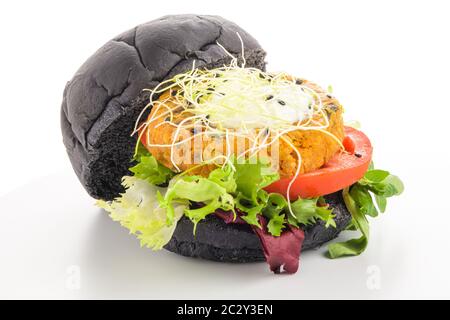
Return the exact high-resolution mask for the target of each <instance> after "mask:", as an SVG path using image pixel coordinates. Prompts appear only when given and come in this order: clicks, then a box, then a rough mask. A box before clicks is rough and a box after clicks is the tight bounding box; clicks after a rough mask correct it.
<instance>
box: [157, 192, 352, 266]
mask: <svg viewBox="0 0 450 320" xmlns="http://www.w3.org/2000/svg"><path fill="white" fill-rule="evenodd" d="M325 199H326V201H327V203H328V204H329V205H330V207H331V208H333V213H334V214H335V215H336V217H335V218H334V219H335V221H336V228H334V227H328V228H326V227H325V225H324V223H323V222H322V221H320V222H317V223H316V224H314V225H310V226H308V227H306V228H305V229H304V230H305V240H304V242H303V246H302V250H308V249H313V248H316V247H318V246H320V245H322V244H324V243H325V242H328V241H330V240H332V239H334V238H336V237H337V236H338V234H339V233H340V232H341V231H342V230H344V229H345V228H346V227H347V225H348V224H349V223H350V220H351V215H350V213H349V212H348V210H347V207H346V206H345V203H344V200H343V199H342V193H341V192H336V193H333V194H330V195H328V196H325ZM165 249H166V250H168V251H171V252H174V253H177V254H180V255H183V256H187V257H195V258H202V259H207V260H214V261H221V262H255V261H263V260H265V258H264V253H263V249H262V247H261V244H260V241H259V238H258V236H257V235H256V234H255V233H254V232H253V231H252V229H251V228H250V226H249V225H242V224H241V225H239V224H226V223H225V222H224V221H223V220H222V219H220V218H218V217H216V216H215V215H210V216H208V217H207V218H206V219H205V220H204V221H202V222H200V223H199V224H198V225H197V231H196V235H195V236H194V235H193V224H192V222H191V221H190V220H189V219H188V218H186V217H183V218H182V219H181V220H180V221H179V222H178V225H177V228H176V229H175V232H174V235H173V237H172V239H171V240H170V242H169V243H168V244H167V245H166V246H165Z"/></svg>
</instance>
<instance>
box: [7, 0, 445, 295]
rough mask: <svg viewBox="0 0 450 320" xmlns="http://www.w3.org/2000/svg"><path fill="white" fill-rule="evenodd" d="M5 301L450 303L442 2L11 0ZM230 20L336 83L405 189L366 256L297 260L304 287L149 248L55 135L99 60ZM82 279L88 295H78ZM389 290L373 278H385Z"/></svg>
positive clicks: (316, 76)
mask: <svg viewBox="0 0 450 320" xmlns="http://www.w3.org/2000/svg"><path fill="white" fill-rule="evenodd" d="M0 6H1V8H0V28H1V29H2V30H3V33H2V44H1V50H0V70H1V78H0V87H1V88H2V99H1V101H2V113H1V116H0V139H1V147H2V149H1V157H0V167H1V168H2V183H1V184H0V215H1V220H0V221H1V222H0V229H1V230H0V298H333V297H334V298H434V297H435V298H450V294H449V293H448V289H449V285H450V279H449V276H448V270H449V267H450V258H449V254H448V253H449V249H450V241H449V238H448V220H449V219H448V217H449V214H450V212H449V211H450V210H449V208H448V204H447V199H448V195H449V193H448V191H447V190H448V181H449V178H450V176H449V170H448V164H449V162H450V161H449V160H450V152H449V149H448V147H447V145H448V142H447V140H448V138H449V133H448V121H449V118H450V111H449V110H450V102H449V80H448V79H449V76H448V75H449V74H450V63H449V59H448V57H449V56H450V47H449V42H448V30H450V20H449V19H448V12H449V9H450V7H449V5H448V2H446V1H420V2H419V1H395V2H394V1H373V2H370V3H369V2H367V1H364V2H363V1H314V2H311V1H310V2H300V1H276V2H267V5H265V6H263V5H261V4H258V5H256V4H254V2H250V1H228V2H226V4H224V3H223V4H214V2H212V1H170V2H169V1H167V2H155V1H142V2H133V1H127V4H126V6H127V7H126V9H124V7H123V6H124V2H123V1H117V2H114V1H105V2H100V1H96V2H95V3H94V2H93V1H86V2H83V1H77V2H72V3H64V2H56V1H55V2H44V1H43V2H35V1H29V2H27V3H25V2H21V1H15V2H6V3H2V4H1V5H0ZM185 12H196V13H213V14H220V15H223V16H224V17H227V18H228V19H230V20H234V21H235V22H237V23H239V24H240V25H241V26H242V27H244V28H245V29H247V30H248V31H249V32H250V33H252V34H253V35H254V36H255V37H256V38H257V39H259V40H260V42H261V44H262V45H263V46H264V47H265V49H266V50H267V51H268V52H269V55H268V57H267V60H268V61H269V65H268V68H269V69H270V70H285V71H289V72H291V73H293V74H295V75H298V76H301V77H305V78H308V79H311V80H314V81H316V82H318V83H320V84H321V85H323V86H325V87H326V86H327V85H328V84H332V85H333V87H334V93H335V94H336V96H337V97H338V98H339V99H340V101H341V102H342V103H343V104H344V106H345V107H346V112H347V113H346V118H347V120H351V119H358V120H359V121H360V122H361V123H362V125H363V129H364V131H365V132H366V133H367V134H368V135H369V136H370V138H371V139H372V142H373V144H374V145H375V163H376V164H377V166H379V167H381V168H386V169H389V170H391V171H392V172H394V173H396V174H398V175H399V176H400V177H401V178H402V179H403V180H404V182H405V185H406V191H405V194H404V195H403V196H402V197H400V198H396V199H393V201H391V202H390V203H389V205H388V212H387V213H386V214H385V215H384V216H382V217H381V218H378V219H377V220H373V221H372V223H371V232H372V238H371V240H370V245H369V248H368V249H367V252H365V253H364V254H363V255H362V256H359V257H354V258H348V259H340V260H327V259H326V258H324V257H323V256H322V254H321V253H322V251H323V249H321V250H319V251H313V252H307V253H305V254H304V255H303V256H302V262H301V270H300V271H299V272H298V273H297V274H296V275H293V276H274V275H272V274H270V273H269V272H268V269H267V266H266V265H265V264H264V263H260V264H250V265H229V264H218V263H211V262H204V261H198V260H193V259H188V258H183V257H178V256H176V255H173V254H171V253H167V252H158V253H152V252H150V251H148V250H145V249H140V248H139V245H138V242H137V241H136V240H135V239H134V238H133V237H132V236H129V235H128V234H127V232H126V231H125V230H124V229H122V228H121V227H120V226H118V225H117V224H115V223H113V222H112V221H110V220H109V218H108V217H107V216H106V215H105V214H104V213H103V212H102V211H101V210H99V209H97V208H96V207H94V205H93V203H94V201H93V200H92V199H90V198H89V197H88V196H87V195H86V194H85V193H84V190H83V189H82V187H81V186H80V184H79V183H78V181H77V180H76V177H75V175H74V174H73V172H72V169H71V168H70V165H69V161H68V159H67V156H66V154H65V151H64V148H63V146H62V141H61V136H60V131H59V108H60V103H61V98H62V91H63V88H64V85H65V82H66V81H67V80H69V79H70V78H71V76H72V75H73V73H74V72H75V71H76V69H77V68H78V66H79V65H80V64H81V63H82V62H83V61H84V60H85V59H86V58H87V57H88V56H89V55H90V54H92V53H93V52H94V51H95V49H97V48H98V47H99V46H101V45H102V44H103V43H104V42H106V41H107V40H108V39H109V38H111V37H113V36H115V35H116V34H118V33H120V32H121V31H123V30H126V29H128V28H130V27H132V26H134V25H136V24H138V23H141V22H145V21H147V20H151V19H153V18H157V17H158V16H161V15H164V14H169V13H185ZM78 271H79V275H80V277H79V280H80V283H79V284H80V286H79V287H78V286H77V281H76V280H77V278H78V277H77V274H78ZM377 279H378V280H379V281H376V280H377Z"/></svg>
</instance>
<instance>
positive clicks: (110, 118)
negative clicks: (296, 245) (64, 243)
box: [61, 15, 350, 261]
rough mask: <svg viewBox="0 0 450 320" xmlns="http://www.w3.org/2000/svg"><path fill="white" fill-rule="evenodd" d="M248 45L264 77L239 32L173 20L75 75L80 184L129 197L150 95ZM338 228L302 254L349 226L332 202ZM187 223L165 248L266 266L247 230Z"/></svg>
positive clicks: (149, 28)
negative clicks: (138, 129) (126, 184)
mask: <svg viewBox="0 0 450 320" xmlns="http://www.w3.org/2000/svg"><path fill="white" fill-rule="evenodd" d="M236 32H238V33H239V35H240V36H241V38H242V40H243V44H244V48H245V58H246V66H249V67H255V68H259V69H261V70H264V69H265V62H264V58H265V52H264V50H263V49H262V48H261V47H260V45H259V44H258V42H257V41H256V40H255V39H254V38H253V37H252V36H251V35H249V34H248V33H247V32H246V31H245V30H243V29H241V28H240V27H239V26H237V25H236V24H234V23H232V22H230V21H227V20H225V19H223V18H221V17H218V16H199V15H172V16H165V17H162V18H160V19H157V20H154V21H151V22H148V23H145V24H142V25H139V26H137V27H135V28H133V29H131V30H128V31H126V32H124V33H122V34H121V35H119V36H117V37H115V38H114V39H112V40H110V41H108V42H107V43H106V44H105V45H104V46H103V47H101V48H100V49H99V50H98V51H97V52H95V53H94V54H93V55H92V56H91V57H90V58H89V59H88V60H87V61H86V62H85V63H84V64H83V65H82V66H81V67H80V69H79V70H78V71H77V72H76V74H75V75H74V77H73V78H72V80H70V81H69V82H68V83H67V85H66V88H65V90H64V97H63V103H62V112H61V127H62V134H63V141H64V144H65V146H66V149H67V153H68V155H69V158H70V161H71V162H72V166H73V168H74V170H75V173H76V174H77V176H78V178H79V180H80V182H81V183H82V184H83V186H84V187H85V188H86V190H87V192H88V193H89V194H90V195H91V196H92V197H94V198H97V199H104V200H112V199H114V198H115V197H117V196H118V195H119V193H121V192H123V191H124V189H123V187H122V185H121V178H122V177H123V176H125V175H127V174H130V172H129V171H128V168H129V167H130V165H131V163H130V162H131V161H132V155H133V151H134V146H135V143H136V136H134V137H131V136H130V133H131V132H132V130H133V128H134V124H135V121H136V119H137V117H138V115H139V113H140V112H141V110H142V109H143V108H144V106H145V105H146V104H147V103H148V92H147V91H143V89H151V88H154V87H155V86H156V85H158V84H159V83H160V82H161V81H163V80H165V79H168V78H171V77H172V76H174V75H176V74H178V73H182V72H185V71H187V70H189V69H191V68H192V63H193V61H194V60H195V62H196V66H197V67H203V68H214V67H219V66H222V65H223V64H226V63H228V62H229V61H230V58H229V57H228V56H227V54H226V53H225V52H224V51H223V50H222V49H221V48H220V47H219V46H218V45H217V44H216V41H217V42H219V43H220V44H221V45H222V46H223V47H224V48H225V49H226V50H227V51H229V52H230V53H232V54H233V55H235V56H238V57H239V56H240V54H241V42H240V40H239V37H238V36H237V34H236ZM327 200H329V202H330V205H331V207H333V208H334V210H335V214H336V221H337V228H336V229H335V228H332V227H330V228H325V227H324V225H323V224H322V223H317V224H316V225H314V226H311V227H308V228H307V229H306V232H305V234H306V237H305V241H304V245H303V248H304V249H309V248H314V247H316V246H318V245H320V244H322V243H324V242H326V241H329V240H331V239H333V238H334V237H336V236H337V235H338V233H339V232H340V231H341V230H342V229H343V228H345V226H346V225H347V224H348V222H349V220H350V214H349V213H348V211H347V209H346V208H345V205H344V204H343V201H342V198H341V197H340V196H339V195H332V196H330V197H328V198H327ZM192 227H193V226H192V223H191V222H190V221H189V220H188V219H187V218H182V220H181V221H180V222H179V223H178V225H177V228H176V230H175V233H174V236H173V238H172V240H171V241H170V243H169V244H168V245H167V246H166V248H167V249H168V250H170V251H173V252H177V253H180V254H183V255H187V256H196V257H203V258H207V259H212V260H219V261H257V260H262V259H263V258H264V256H263V252H262V249H261V245H260V244H259V240H258V238H257V236H256V235H255V234H254V233H253V232H252V231H251V229H250V228H249V226H245V225H232V224H230V225H226V224H225V223H224V222H223V221H221V220H219V219H218V218H216V217H215V216H213V215H211V216H210V217H208V218H207V219H206V220H205V221H203V222H202V223H200V224H199V226H198V228H197V236H196V237H195V238H194V237H193V235H192Z"/></svg>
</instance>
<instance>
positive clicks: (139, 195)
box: [97, 176, 187, 250]
mask: <svg viewBox="0 0 450 320" xmlns="http://www.w3.org/2000/svg"><path fill="white" fill-rule="evenodd" d="M122 185H123V186H124V187H125V189H126V191H125V192H124V193H123V194H121V195H120V196H119V197H118V198H117V199H115V200H114V201H108V202H106V201H103V200H99V201H97V205H98V206H99V207H101V208H103V209H105V210H106V211H108V212H109V213H110V217H111V218H112V219H113V220H114V221H118V222H120V224H121V225H122V226H124V227H125V228H127V229H128V230H129V231H130V233H132V234H134V235H136V237H137V238H138V239H139V240H140V242H141V246H145V247H148V248H151V249H153V250H160V249H162V247H163V246H164V245H166V244H167V243H168V242H169V240H170V239H171V238H172V235H173V232H174V230H175V227H176V222H177V221H178V220H179V219H180V218H181V217H182V216H183V210H184V209H185V208H186V207H187V203H186V202H178V203H176V204H175V205H174V207H173V218H172V223H171V224H170V225H168V224H167V223H166V222H167V217H166V215H167V211H166V210H165V209H164V208H162V207H160V206H159V203H158V200H157V193H160V192H164V189H163V188H159V187H156V186H154V185H152V184H150V183H148V182H147V181H146V180H141V179H138V178H136V177H128V176H126V177H124V178H123V180H122Z"/></svg>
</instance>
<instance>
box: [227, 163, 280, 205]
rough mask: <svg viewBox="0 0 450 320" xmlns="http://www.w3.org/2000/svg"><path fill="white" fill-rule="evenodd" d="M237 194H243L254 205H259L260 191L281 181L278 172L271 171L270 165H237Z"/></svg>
mask: <svg viewBox="0 0 450 320" xmlns="http://www.w3.org/2000/svg"><path fill="white" fill-rule="evenodd" d="M235 168H236V173H235V177H236V185H237V188H236V190H237V192H239V193H242V194H243V195H244V196H245V197H246V198H247V199H249V200H251V201H252V202H253V204H257V202H258V199H257V194H258V191H259V190H261V189H262V188H264V187H267V186H268V185H269V184H271V183H272V182H274V181H277V180H279V179H280V176H279V174H278V172H274V171H272V170H270V167H269V163H264V162H260V161H259V162H257V163H251V161H250V160H248V162H247V163H236V164H235Z"/></svg>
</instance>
